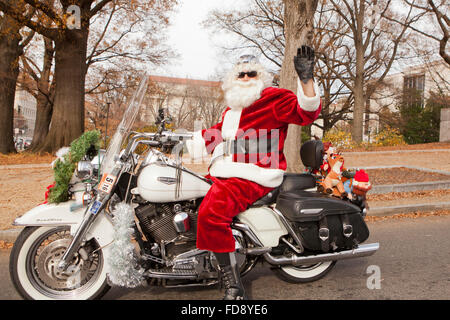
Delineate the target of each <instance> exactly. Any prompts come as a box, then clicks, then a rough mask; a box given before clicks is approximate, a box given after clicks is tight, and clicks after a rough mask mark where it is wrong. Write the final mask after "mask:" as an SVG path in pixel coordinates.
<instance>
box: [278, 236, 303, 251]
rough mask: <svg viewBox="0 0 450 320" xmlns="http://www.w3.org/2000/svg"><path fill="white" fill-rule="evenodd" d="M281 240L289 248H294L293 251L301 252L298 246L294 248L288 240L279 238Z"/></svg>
mask: <svg viewBox="0 0 450 320" xmlns="http://www.w3.org/2000/svg"><path fill="white" fill-rule="evenodd" d="M281 241H283V242H284V243H286V244H287V245H288V246H289V248H291V249H292V250H294V251H295V252H297V253H298V254H300V253H302V252H301V251H300V250H299V249H298V248H296V247H295V246H294V245H293V244H292V243H290V242H289V241H287V240H286V239H285V238H283V237H282V238H281Z"/></svg>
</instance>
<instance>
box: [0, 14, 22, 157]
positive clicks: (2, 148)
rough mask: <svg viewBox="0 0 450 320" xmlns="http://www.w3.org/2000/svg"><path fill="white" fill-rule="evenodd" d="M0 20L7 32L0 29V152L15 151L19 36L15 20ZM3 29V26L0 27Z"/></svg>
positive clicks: (19, 52)
mask: <svg viewBox="0 0 450 320" xmlns="http://www.w3.org/2000/svg"><path fill="white" fill-rule="evenodd" d="M2 19H5V20H4V21H0V22H1V24H2V25H3V26H6V27H7V28H8V32H7V33H6V32H5V30H0V57H1V58H0V115H1V116H0V153H3V154H7V153H11V152H16V149H15V147H14V98H15V95H16V83H17V77H18V76H19V57H20V56H21V55H22V49H21V47H20V45H19V43H20V40H21V36H20V34H19V29H20V28H19V27H18V26H16V25H17V24H16V23H15V21H14V20H13V19H11V18H9V17H7V16H4V17H2ZM2 29H3V28H2Z"/></svg>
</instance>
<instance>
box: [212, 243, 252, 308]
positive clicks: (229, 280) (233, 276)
mask: <svg viewBox="0 0 450 320" xmlns="http://www.w3.org/2000/svg"><path fill="white" fill-rule="evenodd" d="M214 254H215V256H216V259H217V262H218V263H219V277H220V278H221V280H222V283H223V286H224V287H225V296H224V297H223V300H247V296H246V295H245V290H244V286H243V285H242V283H241V276H240V272H239V266H238V264H237V262H236V253H235V252H225V253H218V252H214Z"/></svg>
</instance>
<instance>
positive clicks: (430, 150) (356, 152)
mask: <svg viewBox="0 0 450 320" xmlns="http://www.w3.org/2000/svg"><path fill="white" fill-rule="evenodd" d="M412 152H420V153H423V152H450V148H447V149H414V150H385V151H343V152H342V154H344V155H345V154H351V155H356V156H357V155H367V154H374V153H376V154H396V153H412Z"/></svg>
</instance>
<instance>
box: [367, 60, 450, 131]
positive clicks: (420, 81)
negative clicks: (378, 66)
mask: <svg viewBox="0 0 450 320" xmlns="http://www.w3.org/2000/svg"><path fill="white" fill-rule="evenodd" d="M432 92H441V93H443V94H446V95H449V94H450V67H449V66H448V65H447V64H446V63H445V62H444V61H443V60H442V59H440V60H438V61H434V62H431V63H427V64H422V65H417V66H412V67H407V68H405V69H404V70H403V71H402V72H398V73H394V74H391V75H388V76H386V78H385V79H384V81H383V85H382V86H381V87H379V88H377V89H376V91H375V93H374V94H373V95H372V97H371V99H370V101H369V107H370V113H368V114H367V113H366V114H365V117H366V118H365V131H364V132H365V135H366V137H365V138H366V139H367V138H368V137H367V132H368V130H370V131H371V132H375V133H376V132H378V131H379V129H380V119H379V115H378V114H379V112H380V111H381V110H382V109H383V108H384V109H385V110H386V109H387V110H389V111H390V112H398V110H397V106H398V105H399V104H400V103H406V104H412V103H419V104H420V105H422V106H425V103H426V100H427V99H428V98H429V97H430V95H431V93H432Z"/></svg>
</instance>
